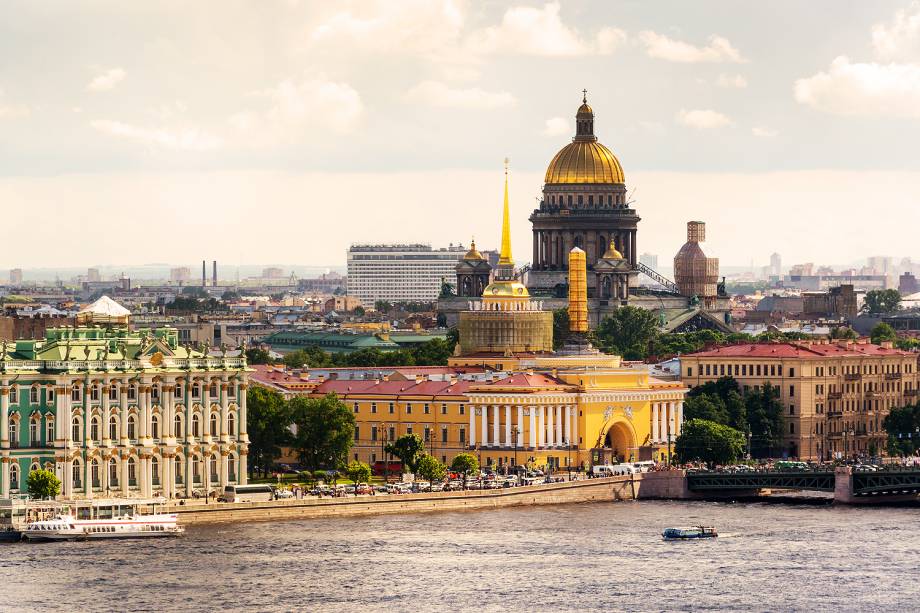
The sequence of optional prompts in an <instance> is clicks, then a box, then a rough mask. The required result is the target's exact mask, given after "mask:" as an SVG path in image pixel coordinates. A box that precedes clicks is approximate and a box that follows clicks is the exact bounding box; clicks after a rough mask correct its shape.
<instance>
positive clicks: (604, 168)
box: [543, 140, 626, 183]
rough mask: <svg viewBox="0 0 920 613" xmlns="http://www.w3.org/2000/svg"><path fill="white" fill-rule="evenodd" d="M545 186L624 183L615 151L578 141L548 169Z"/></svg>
mask: <svg viewBox="0 0 920 613" xmlns="http://www.w3.org/2000/svg"><path fill="white" fill-rule="evenodd" d="M543 182H544V183H625V182H626V178H625V177H624V175H623V167H622V166H620V161H619V160H618V159H617V157H616V156H615V155H613V152H612V151H611V150H610V149H608V148H607V147H605V146H604V145H602V144H600V143H599V142H597V141H585V140H576V141H574V142H571V143H569V144H568V145H566V146H565V147H563V148H562V149H560V150H559V153H557V154H556V157H554V158H553V161H552V162H550V163H549V167H548V168H547V169H546V178H545V179H544V180H543Z"/></svg>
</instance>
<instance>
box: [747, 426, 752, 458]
mask: <svg viewBox="0 0 920 613" xmlns="http://www.w3.org/2000/svg"><path fill="white" fill-rule="evenodd" d="M747 459H748V460H750V459H751V430H750V428H748V431H747Z"/></svg>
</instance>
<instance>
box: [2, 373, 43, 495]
mask: <svg viewBox="0 0 920 613" xmlns="http://www.w3.org/2000/svg"><path fill="white" fill-rule="evenodd" d="M49 442H50V441H49ZM9 446H10V388H9V387H8V384H7V382H6V381H4V382H3V389H0V447H2V448H3V449H9ZM4 467H5V468H4V470H6V471H7V473H8V472H9V465H8V464H4ZM7 478H9V474H7ZM6 494H9V486H7V490H6V491H5V493H4V496H5V495H6Z"/></svg>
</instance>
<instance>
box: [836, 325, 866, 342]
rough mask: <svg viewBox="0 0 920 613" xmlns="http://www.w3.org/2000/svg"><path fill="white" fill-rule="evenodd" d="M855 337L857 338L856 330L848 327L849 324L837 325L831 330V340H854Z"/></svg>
mask: <svg viewBox="0 0 920 613" xmlns="http://www.w3.org/2000/svg"><path fill="white" fill-rule="evenodd" d="M857 338H859V334H857V333H856V330H854V329H853V328H850V327H849V326H837V327H836V328H834V329H833V330H831V339H833V340H850V341H855V340H856V339H857Z"/></svg>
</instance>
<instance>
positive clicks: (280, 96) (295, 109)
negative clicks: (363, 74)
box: [230, 76, 364, 146]
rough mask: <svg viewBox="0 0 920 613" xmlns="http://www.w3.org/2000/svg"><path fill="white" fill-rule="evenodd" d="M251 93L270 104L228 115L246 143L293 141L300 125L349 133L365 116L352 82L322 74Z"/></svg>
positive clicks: (359, 97)
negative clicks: (258, 109) (257, 109)
mask: <svg viewBox="0 0 920 613" xmlns="http://www.w3.org/2000/svg"><path fill="white" fill-rule="evenodd" d="M252 95H253V96H255V97H257V98H265V99H267V100H269V101H270V105H269V107H268V108H267V109H264V110H262V111H242V112H240V113H236V114H234V115H233V116H232V117H231V118H230V124H231V125H232V126H233V127H234V128H235V129H236V130H237V132H238V134H239V136H240V137H241V138H242V139H244V141H245V143H246V144H249V145H255V146H267V145H273V144H277V143H280V142H285V141H293V140H296V139H297V137H298V136H300V133H299V131H300V130H302V129H303V128H312V129H316V130H322V131H329V130H331V131H333V132H338V133H348V132H351V131H352V130H354V129H355V128H356V127H357V126H358V124H359V123H360V121H361V119H362V117H363V116H364V104H363V103H362V101H361V96H360V95H359V94H358V92H357V91H356V90H355V89H354V88H353V87H351V85H349V84H348V83H343V82H335V81H329V80H327V79H326V78H324V77H322V76H320V77H317V78H313V79H306V80H303V81H295V80H293V79H285V80H284V81H282V82H281V83H279V84H278V85H276V86H275V87H271V88H268V89H265V90H262V91H257V92H253V94H252Z"/></svg>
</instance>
